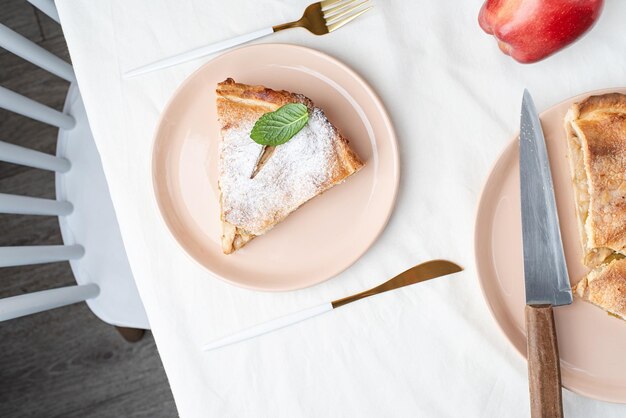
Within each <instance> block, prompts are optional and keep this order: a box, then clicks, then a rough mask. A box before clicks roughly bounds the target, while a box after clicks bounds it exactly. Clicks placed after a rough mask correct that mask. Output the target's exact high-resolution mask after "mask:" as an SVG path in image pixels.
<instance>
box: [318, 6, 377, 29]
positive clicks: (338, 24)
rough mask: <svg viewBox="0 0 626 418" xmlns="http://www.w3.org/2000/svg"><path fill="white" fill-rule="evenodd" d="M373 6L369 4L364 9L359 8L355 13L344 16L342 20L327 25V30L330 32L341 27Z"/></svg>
mask: <svg viewBox="0 0 626 418" xmlns="http://www.w3.org/2000/svg"><path fill="white" fill-rule="evenodd" d="M373 7H374V6H370V7H368V8H366V9H363V10H361V11H360V12H357V13H355V14H353V15H352V16H349V17H346V18H345V19H343V20H340V21H338V22H335V23H333V24H331V25H328V32H332V31H335V30H337V29H339V28H340V27H342V26H343V25H345V24H347V23H350V22H352V21H353V20H354V19H356V18H357V17H359V16H361V15H362V14H363V13H365V12H367V11H368V10H370V9H371V8H373Z"/></svg>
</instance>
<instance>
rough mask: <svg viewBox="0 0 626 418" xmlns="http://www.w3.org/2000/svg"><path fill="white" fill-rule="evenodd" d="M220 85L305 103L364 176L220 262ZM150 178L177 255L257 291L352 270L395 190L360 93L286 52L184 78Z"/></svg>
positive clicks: (330, 65) (242, 52)
mask: <svg viewBox="0 0 626 418" xmlns="http://www.w3.org/2000/svg"><path fill="white" fill-rule="evenodd" d="M228 77H231V78H233V79H235V81H238V82H241V83H246V84H261V85H264V86H267V87H270V88H273V89H277V90H289V91H293V92H297V93H302V94H304V95H306V96H308V97H310V98H311V99H312V100H313V101H314V102H315V103H316V105H317V106H319V107H320V108H322V109H324V111H325V113H326V115H327V116H328V118H329V119H330V120H331V121H332V122H333V123H334V124H335V125H336V126H337V127H338V128H339V130H340V131H341V132H342V133H343V134H344V136H346V137H347V138H349V139H350V144H351V146H352V147H353V148H354V149H355V151H356V152H357V154H358V155H359V156H360V157H361V159H362V160H363V161H364V162H365V167H364V168H363V169H362V170H361V171H360V172H358V173H356V174H355V175H354V176H352V177H350V178H348V179H347V180H346V182H345V183H343V184H341V185H339V186H337V187H334V188H333V189H331V190H329V191H328V192H326V193H324V194H323V195H322V196H318V197H316V198H314V199H312V200H311V201H310V202H308V203H306V204H305V205H303V206H302V207H301V208H299V209H298V210H297V211H295V212H294V213H292V214H291V215H290V216H289V217H288V218H287V219H286V220H285V221H283V222H282V223H281V224H279V225H278V226H276V227H275V228H274V229H273V230H271V231H269V232H268V233H267V234H266V235H264V236H261V237H259V238H256V239H255V240H253V241H251V242H250V243H249V244H248V245H246V246H245V247H244V248H242V249H241V250H239V251H237V252H235V253H234V254H231V255H224V254H223V253H222V250H221V246H220V235H221V226H220V211H219V201H218V198H219V194H218V189H217V173H218V162H219V155H218V143H219V127H218V126H217V115H216V107H215V87H216V85H217V83H218V82H220V81H223V80H224V79H226V78H228ZM152 168H153V182H154V190H155V194H156V198H157V202H158V205H159V208H160V210H161V214H162V215H163V218H164V219H165V222H166V224H167V226H168V227H169V229H170V231H171V232H172V234H173V235H174V237H175V238H176V240H177V241H178V242H179V244H180V245H181V246H182V247H183V248H184V249H185V251H187V252H188V253H189V254H190V255H191V256H192V257H193V258H194V259H195V260H196V261H198V262H199V263H200V264H202V265H203V266H204V267H206V268H207V269H208V270H209V271H211V272H212V273H214V274H215V275H217V276H219V277H220V278H222V279H224V280H226V281H228V282H231V283H233V284H237V285H239V286H244V287H248V288H252V289H259V290H292V289H298V288H302V287H306V286H311V285H313V284H316V283H319V282H321V281H323V280H326V279H328V278H330V277H332V276H334V275H336V274H338V273H339V272H341V271H342V270H344V269H346V268H347V267H348V266H350V265H351V264H352V263H354V262H355V261H356V260H357V259H358V258H359V257H360V256H361V255H362V254H363V253H364V252H365V251H366V250H367V249H368V248H369V247H370V245H372V243H373V242H374V241H375V240H376V238H377V237H378V235H379V234H380V233H381V232H382V230H383V228H384V227H385V225H386V223H387V220H388V219H389V216H390V215H391V212H392V210H393V207H394V203H395V199H396V193H397V190H398V180H399V163H398V150H397V145H396V137H395V134H394V130H393V127H392V125H391V122H390V120H389V117H388V116H387V112H386V111H385V109H384V107H383V105H382V103H381V102H380V100H379V99H378V97H377V96H376V94H375V93H374V92H373V91H372V89H371V88H370V87H369V86H368V85H367V83H365V82H364V81H363V79H362V78H361V77H359V76H358V75H357V74H356V73H354V71H352V70H351V69H349V68H348V67H346V66H345V65H343V64H342V63H340V62H339V61H337V60H336V59H334V58H332V57H329V56H328V55H325V54H323V53H321V52H318V51H315V50H312V49H308V48H304V47H300V46H294V45H285V44H261V45H253V46H248V47H244V48H240V49H236V50H233V51H230V52H228V53H225V54H223V55H221V56H219V57H217V58H215V59H214V60H212V61H210V62H208V63H207V64H205V65H204V66H202V67H201V68H200V69H199V70H198V71H196V72H195V73H194V74H192V75H191V76H190V77H189V78H188V79H187V80H186V81H185V82H184V83H183V84H182V85H181V86H180V88H179V89H178V90H177V91H176V92H175V93H174V95H173V97H172V99H171V100H170V102H169V104H168V105H167V107H166V108H165V110H164V111H163V113H162V116H161V121H160V123H159V126H158V129H157V132H156V138H155V143H154V151H153V167H152Z"/></svg>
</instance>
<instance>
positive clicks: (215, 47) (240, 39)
mask: <svg viewBox="0 0 626 418" xmlns="http://www.w3.org/2000/svg"><path fill="white" fill-rule="evenodd" d="M272 33H274V29H273V28H265V29H260V30H257V31H254V32H250V33H246V34H245V35H239V36H236V37H234V38H231V39H227V40H225V41H221V42H216V43H214V44H211V45H205V46H201V47H200V48H196V49H192V50H191V51H187V52H183V53H182V54H178V55H174V56H172V57H168V58H164V59H161V60H158V61H155V62H153V63H151V64H147V65H144V66H141V67H139V68H135V69H134V70H130V71H128V72H126V73H125V74H124V77H125V78H130V77H134V76H136V75H140V74H145V73H149V72H152V71H156V70H160V69H163V68H167V67H171V66H173V65H176V64H181V63H183V62H187V61H191V60H193V59H196V58H200V57H204V56H205V55H210V54H214V53H216V52H219V51H223V50H224V49H228V48H232V47H234V46H237V45H241V44H245V43H246V42H250V41H253V40H255V39H259V38H262V37H264V36H267V35H269V34H272Z"/></svg>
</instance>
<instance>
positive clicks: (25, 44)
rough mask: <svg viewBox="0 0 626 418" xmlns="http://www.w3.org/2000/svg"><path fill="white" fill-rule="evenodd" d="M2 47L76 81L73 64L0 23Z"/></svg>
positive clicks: (60, 75)
mask: <svg viewBox="0 0 626 418" xmlns="http://www.w3.org/2000/svg"><path fill="white" fill-rule="evenodd" d="M0 47H2V48H4V49H6V50H7V51H11V52H12V53H14V54H15V55H17V56H20V57H22V58H24V59H25V60H27V61H30V62H32V63H33V64H35V65H37V66H39V67H41V68H43V69H44V70H46V71H49V72H51V73H52V74H54V75H56V76H59V77H61V78H63V79H65V80H67V81H69V82H70V83H71V82H74V81H76V77H75V76H74V70H73V69H72V66H71V65H70V64H69V63H67V62H65V61H63V60H62V59H61V58H59V57H57V56H56V55H54V54H53V53H51V52H49V51H46V50H45V49H43V48H42V47H40V46H39V45H37V44H36V43H34V42H32V41H31V40H29V39H27V38H25V37H23V36H22V35H20V34H19V33H17V32H15V31H13V30H11V29H9V28H7V27H6V26H4V25H3V24H1V23H0Z"/></svg>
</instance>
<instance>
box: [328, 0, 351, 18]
mask: <svg viewBox="0 0 626 418" xmlns="http://www.w3.org/2000/svg"><path fill="white" fill-rule="evenodd" d="M355 1H357V0H339V1H338V2H336V3H333V5H332V6H330V7H328V8H326V9H322V11H323V12H324V17H326V16H328V15H332V14H336V13H337V12H340V11H342V10H343V9H345V8H346V7H348V6H350V5H351V4H354V2H355Z"/></svg>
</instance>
